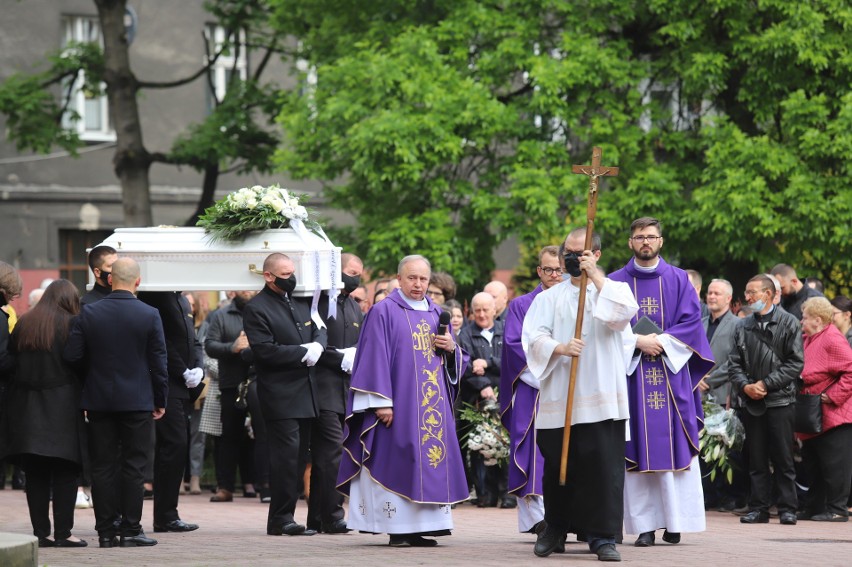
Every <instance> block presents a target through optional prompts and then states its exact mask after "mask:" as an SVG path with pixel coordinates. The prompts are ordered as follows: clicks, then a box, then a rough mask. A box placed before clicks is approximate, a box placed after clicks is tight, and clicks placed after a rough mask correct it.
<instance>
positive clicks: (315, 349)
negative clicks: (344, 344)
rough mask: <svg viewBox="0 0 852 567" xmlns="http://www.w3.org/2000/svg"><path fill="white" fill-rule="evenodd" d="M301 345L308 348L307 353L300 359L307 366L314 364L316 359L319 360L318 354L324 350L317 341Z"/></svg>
mask: <svg viewBox="0 0 852 567" xmlns="http://www.w3.org/2000/svg"><path fill="white" fill-rule="evenodd" d="M301 346H303V347H305V348H306V349H308V353H307V354H306V355H305V357H304V358H303V359H302V362H304V363H305V364H307V365H308V366H313V365H314V364H316V363H317V360H319V357H320V355H322V351H323V350H325V349H324V348H322V345H321V344H319V343H306V344H303V345H301Z"/></svg>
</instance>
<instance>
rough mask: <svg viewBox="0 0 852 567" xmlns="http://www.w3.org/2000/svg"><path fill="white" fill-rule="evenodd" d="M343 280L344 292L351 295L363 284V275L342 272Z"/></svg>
mask: <svg viewBox="0 0 852 567" xmlns="http://www.w3.org/2000/svg"><path fill="white" fill-rule="evenodd" d="M341 279H342V280H343V293H344V294H346V295H349V294H350V293H352V292H353V291H355V290H356V289H358V286H359V285H361V276H350V275H349V274H341Z"/></svg>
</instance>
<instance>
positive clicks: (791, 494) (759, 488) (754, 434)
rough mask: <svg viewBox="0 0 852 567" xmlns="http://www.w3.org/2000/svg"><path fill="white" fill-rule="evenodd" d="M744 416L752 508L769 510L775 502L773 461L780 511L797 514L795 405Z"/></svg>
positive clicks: (750, 504)
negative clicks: (794, 444) (770, 464)
mask: <svg viewBox="0 0 852 567" xmlns="http://www.w3.org/2000/svg"><path fill="white" fill-rule="evenodd" d="M743 418H744V419H743V425H745V431H746V438H747V439H748V455H749V461H748V468H749V478H750V479H751V495H750V496H749V502H748V506H749V509H751V510H757V511H760V512H768V511H769V507H770V506H771V505H772V496H771V494H772V477H770V474H769V463H770V461H771V462H772V468H773V470H774V473H775V474H774V478H775V486H776V488H777V490H778V499H777V505H778V512H793V513H794V514H795V513H796V510H797V508H798V497H797V495H796V467H795V464H794V462H793V443H794V433H793V420H794V418H795V406H793V404H790V405H788V406H783V407H772V408H767V409H766V413H764V414H763V415H761V416H753V415H751V414H749V413H748V412H743Z"/></svg>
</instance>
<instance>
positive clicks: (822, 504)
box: [27, 423, 852, 516]
mask: <svg viewBox="0 0 852 567" xmlns="http://www.w3.org/2000/svg"><path fill="white" fill-rule="evenodd" d="M802 462H803V463H804V464H805V467H806V468H807V470H808V472H809V473H810V474H809V475H808V476H809V477H810V478H811V486H810V490H808V498H807V504H806V506H805V510H806V511H807V512H809V513H810V514H811V515H816V514H822V513H823V512H831V513H832V514H839V515H841V516H847V515H848V513H849V512H848V510H847V506H846V503H847V502H848V500H849V490H850V485H852V423H846V424H843V425H839V426H837V427H833V428H831V429H829V430H828V431H826V432H825V433H823V434H821V435H817V436H816V437H813V438H811V439H808V440H807V441H805V442H804V443H803V444H802ZM29 478H30V476H29V473H27V486H29Z"/></svg>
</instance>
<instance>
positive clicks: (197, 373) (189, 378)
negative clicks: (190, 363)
mask: <svg viewBox="0 0 852 567" xmlns="http://www.w3.org/2000/svg"><path fill="white" fill-rule="evenodd" d="M203 379H204V371H203V370H202V369H200V368H187V369H186V370H185V371H184V373H183V381H184V383H186V387H187V388H195V387H196V386H198V385H199V384H201V380H203Z"/></svg>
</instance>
